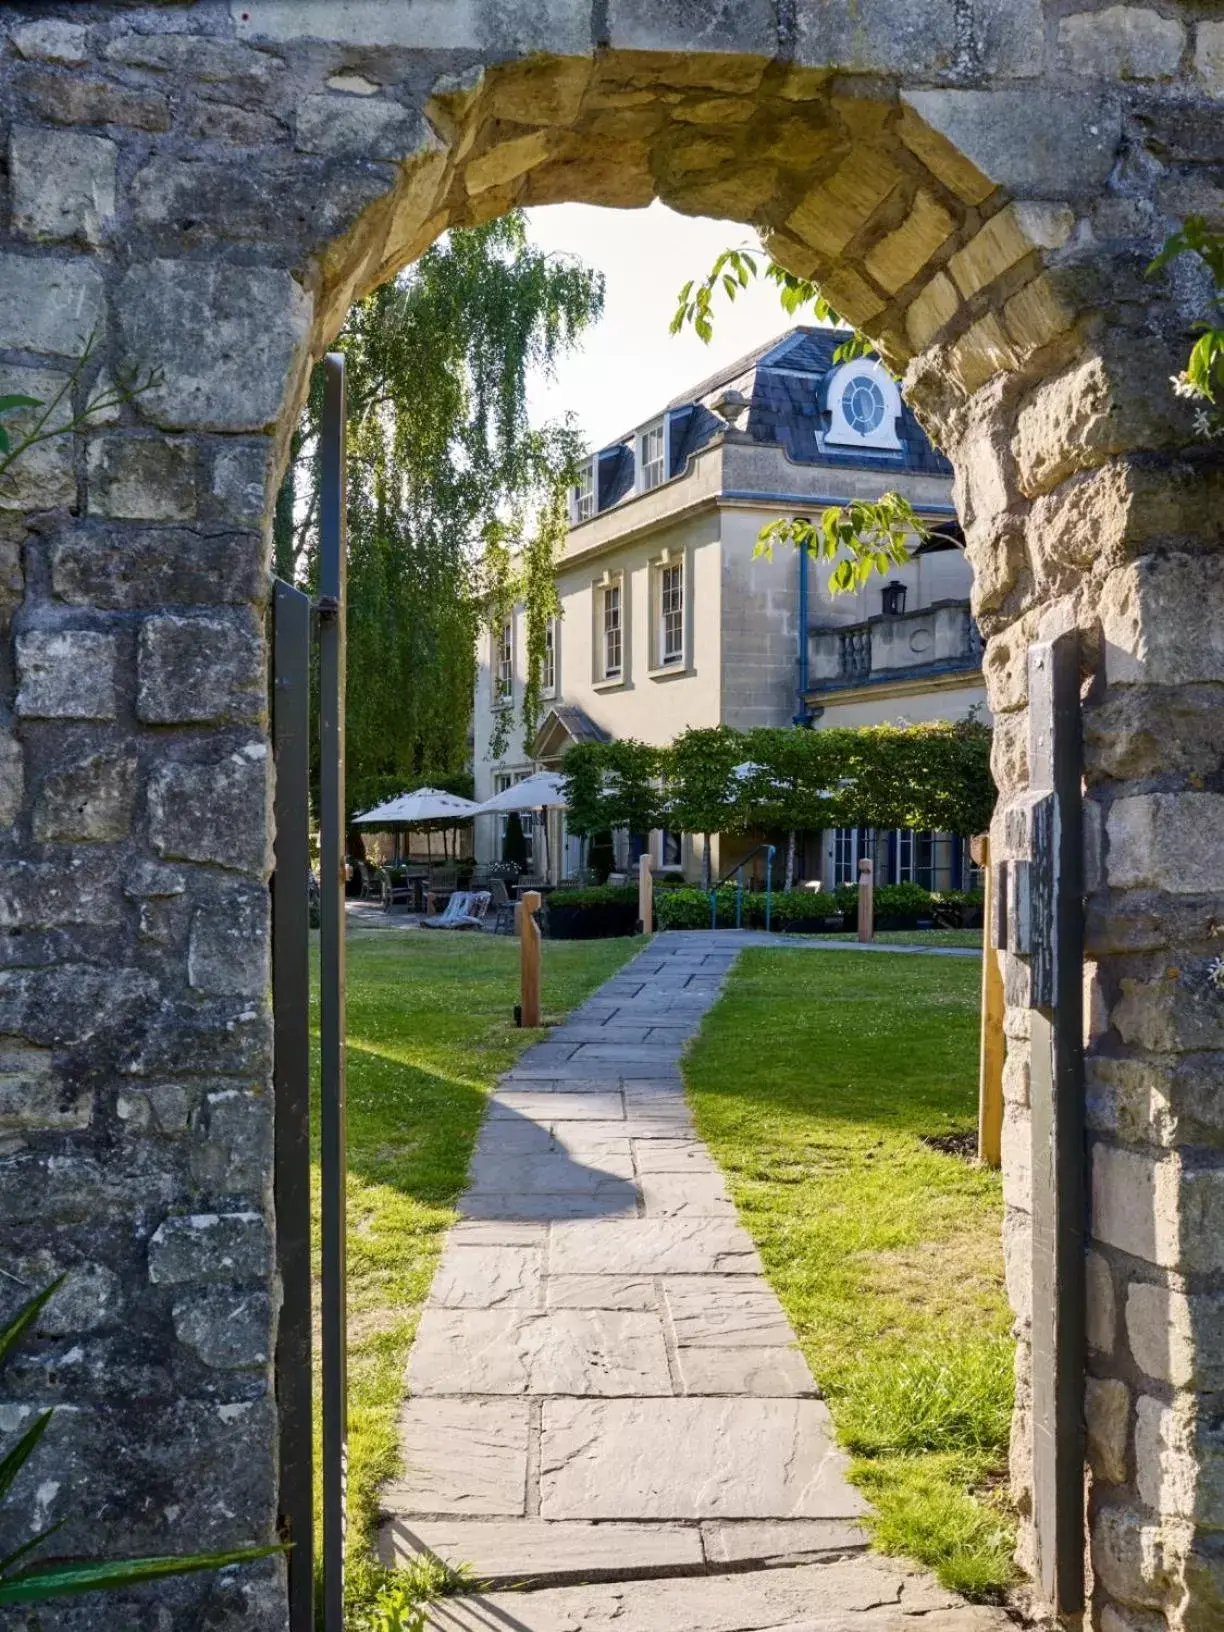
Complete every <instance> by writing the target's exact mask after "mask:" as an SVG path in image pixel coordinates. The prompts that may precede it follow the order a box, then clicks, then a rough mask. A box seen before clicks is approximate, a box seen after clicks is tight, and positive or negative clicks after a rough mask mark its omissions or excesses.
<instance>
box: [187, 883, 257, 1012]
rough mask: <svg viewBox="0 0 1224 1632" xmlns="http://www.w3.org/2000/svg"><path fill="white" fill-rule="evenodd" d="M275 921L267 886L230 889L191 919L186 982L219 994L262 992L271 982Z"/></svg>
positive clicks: (195, 989) (237, 994)
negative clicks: (271, 928) (271, 943)
mask: <svg viewBox="0 0 1224 1632" xmlns="http://www.w3.org/2000/svg"><path fill="white" fill-rule="evenodd" d="M270 934H271V930H270V922H269V903H268V895H267V891H266V890H263V889H257V890H248V889H243V890H241V891H237V890H231V891H229V892H228V893H227V894H226V896H225V898H224V900H222V901H220V902H218V903H217V904H216V905H210V906H208V907H200V908H198V909H197V910H196V911H195V912H194V913H193V914H192V918H191V939H190V942H189V943H188V948H187V983H188V985H189V986H190V987H191V988H192V990H193V991H197V992H211V993H214V994H215V995H218V996H229V997H263V996H264V994H265V992H266V991H267V987H268V980H269V967H268V957H269V951H270Z"/></svg>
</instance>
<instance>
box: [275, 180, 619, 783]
mask: <svg viewBox="0 0 1224 1632" xmlns="http://www.w3.org/2000/svg"><path fill="white" fill-rule="evenodd" d="M602 306H603V279H602V277H601V275H600V274H599V273H597V272H594V271H592V270H591V269H589V268H587V267H585V266H583V265H581V264H580V263H579V262H577V261H575V260H572V259H569V258H562V257H557V256H553V255H547V254H545V253H543V252H542V251H540V250H539V249H537V248H535V247H533V246H532V244H531V243H530V241H529V239H528V236H527V227H526V222H525V218H524V217H523V215H522V214H521V213H520V212H513V213H511V214H510V215H508V216H503V217H501V218H500V219H498V220H496V221H492V222H490V223H488V224H487V225H485V226H481V227H477V228H474V229H472V230H470V231H463V232H459V231H456V232H452V233H450V234H448V235H447V236H446V237H445V238H443V239H441V240H439V242H438V243H437V244H435V245H434V246H433V247H432V248H430V249H429V250H427V251H426V253H425V254H424V255H423V256H422V257H421V259H420V260H419V261H418V262H417V263H416V265H415V266H413V267H412V268H410V269H409V270H408V271H407V272H405V273H403V274H402V275H401V276H400V277H398V278H396V279H395V280H394V281H392V282H390V283H387V284H384V285H383V286H382V287H381V288H380V289H377V290H375V291H374V293H373V294H371V295H369V296H367V297H366V299H364V300H362V301H360V302H359V303H358V304H357V305H356V306H354V307H353V309H352V311H351V312H350V314H349V317H348V321H347V322H346V324H345V326H344V329H343V330H342V332H341V334H340V336H339V338H338V339H337V341H336V349H338V350H340V351H343V352H344V354H345V357H346V359H347V364H348V369H347V373H348V436H349V465H348V531H349V666H348V761H349V775H350V778H351V779H352V780H353V781H354V782H355V783H373V782H375V781H381V782H384V783H385V782H387V781H390V782H391V783H394V782H396V781H399V782H401V783H402V785H403V786H410V785H412V784H413V783H419V782H420V780H421V779H422V778H423V777H428V778H429V779H430V780H442V779H445V778H447V777H450V776H454V775H456V774H457V773H459V772H461V771H462V770H463V769H464V767H465V765H466V762H467V759H468V753H469V746H468V742H469V727H470V721H471V710H472V696H473V688H474V681H475V663H476V656H475V654H476V647H477V637H478V634H479V632H480V630H481V628H482V626H483V625H484V623H485V621H486V619H488V618H490V617H491V616H493V615H495V613H496V611H497V609H498V608H500V607H501V606H503V605H505V604H507V603H511V604H512V603H513V602H514V601H515V600H519V601H521V602H523V603H524V604H525V605H526V608H527V631H528V633H527V669H528V675H527V686H526V698H525V707H524V713H525V715H527V716H528V717H527V718H526V719H525V720H524V721H523V724H524V727H525V728H526V729H527V730H528V731H530V730H531V728H532V727H533V726H534V715H535V714H536V713H538V710H539V686H540V672H541V666H542V660H543V655H544V636H545V630H546V627H547V622H548V618H549V617H550V616H551V615H552V614H553V613H554V611H555V610H556V609H557V608H556V587H555V582H554V574H553V566H554V562H555V558H556V552H557V548H558V545H559V541H560V538H561V536H562V534H563V532H564V517H565V504H566V494H567V491H568V488H569V486H570V484H571V482H572V481H573V479H574V469H575V464H576V460H577V457H578V454H579V451H580V448H579V442H578V437H577V434H576V432H575V430H574V429H573V427H572V426H571V425H569V424H568V423H554V424H549V425H545V426H533V425H532V424H531V423H530V421H529V418H528V414H527V408H526V388H527V376H528V372H529V370H531V369H532V368H543V369H545V370H547V369H548V368H550V367H551V366H552V365H553V364H554V363H555V361H556V360H557V358H558V357H560V356H561V355H562V354H563V353H564V352H565V351H566V350H567V349H569V348H570V347H571V346H573V345H574V343H575V342H576V340H577V339H578V337H579V335H580V334H581V333H582V331H583V330H584V329H585V328H586V327H587V326H588V325H589V324H590V323H591V322H593V321H594V320H595V319H596V318H597V317H598V316H599V314H600V312H601V310H602ZM321 407H322V402H321V390H320V387H319V383H318V381H317V380H316V381H315V382H313V383H312V389H311V392H310V396H309V400H308V403H307V407H306V411H305V413H304V415H303V419H302V422H301V425H300V426H299V429H298V433H297V436H296V437H295V442H294V448H293V459H292V461H291V464H290V469H289V472H288V474H287V477H286V482H285V487H284V489H283V490H282V493H281V496H280V501H279V503H278V505H277V509H276V518H275V529H274V541H275V559H276V566H277V571H278V572H279V573H280V574H281V575H282V576H283V577H286V578H289V579H291V580H299V581H302V582H304V583H306V584H307V585H310V584H311V583H312V581H313V579H314V575H315V570H316V554H317V541H318V529H317V517H318V498H319V471H318V457H317V456H318V426H319V416H320V412H321Z"/></svg>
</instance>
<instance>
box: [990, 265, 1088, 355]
mask: <svg viewBox="0 0 1224 1632" xmlns="http://www.w3.org/2000/svg"><path fill="white" fill-rule="evenodd" d="M1003 321H1004V324H1005V326H1006V328H1007V332H1008V334H1009V335H1010V336H1011V338H1012V340H1014V341H1015V343H1016V346H1017V347H1018V348H1019V350H1020V352H1021V354H1022V355H1025V356H1027V355H1028V353H1030V352H1033V351H1040V350H1041V348H1042V347H1043V346H1048V345H1050V344H1051V343H1052V342H1053V341H1055V340H1057V339H1058V337H1059V335H1061V334H1065V333H1066V332H1067V330H1068V329H1069V328H1070V327H1071V324H1072V323H1073V322H1074V321H1075V313H1074V312H1073V310H1072V309H1071V307H1070V306H1069V305H1068V304H1067V303H1066V302H1065V301H1064V300H1063V298H1062V296H1061V295H1060V294H1059V293H1058V289H1057V287H1056V285H1055V282H1054V280H1053V278H1051V276H1050V274H1049V273H1048V272H1043V273H1042V274H1041V276H1040V277H1037V278H1034V279H1033V281H1032V282H1031V283H1026V284H1025V286H1024V288H1023V289H1021V290H1020V291H1019V293H1017V294H1014V295H1013V296H1012V298H1011V299H1010V300H1009V301H1008V302H1007V303H1006V305H1005V306H1004V307H1003Z"/></svg>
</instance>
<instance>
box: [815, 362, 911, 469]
mask: <svg viewBox="0 0 1224 1632" xmlns="http://www.w3.org/2000/svg"><path fill="white" fill-rule="evenodd" d="M823 401H824V406H825V407H826V408H827V409H828V412H829V428H828V430H827V431H826V432H825V441H826V442H827V443H829V444H831V445H832V446H834V447H842V448H871V449H873V450H874V451H876V452H881V453H883V452H888V453H899V452H900V451H901V443H900V441H899V440H898V437H897V420H898V418H899V417H900V414H901V394H900V392H899V391H898V390H897V382H896V381H895V380H894V379H893V377H892V375H891V374H889V372H888V370H887V369H886V368H884V367H883V365H882V364H880V363H878V362H877V361H876V360H875V358H874V357H856V358H854V360H853V361H852V362H849V363H843V364H842V365H841V367H840V368H835V369H834V370H833V372H832V374H830V375H829V377H828V380H827V381H826V383H825V386H824V396H823Z"/></svg>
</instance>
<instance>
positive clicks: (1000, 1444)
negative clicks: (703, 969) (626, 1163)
mask: <svg viewBox="0 0 1224 1632" xmlns="http://www.w3.org/2000/svg"><path fill="white" fill-rule="evenodd" d="M979 980H980V970H979V967H978V964H977V961H976V960H971V959H959V958H958V959H953V958H922V957H897V958H895V959H893V958H885V957H882V956H881V957H872V958H865V957H864V956H863V955H862V954H861V953H845V954H842V955H838V954H837V953H834V952H828V953H822V954H820V955H819V956H816V955H812V956H805V955H804V954H803V953H801V952H799V951H797V950H786V951H777V952H775V951H772V950H765V949H759V950H757V949H754V950H748V951H746V952H745V953H744V955H743V957H742V959H741V961H740V963H739V965H738V966H737V969H736V972H735V973H734V974H733V976H732V978H731V981H730V983H729V986H728V988H727V991H726V992H725V994H724V995H723V997H722V999H721V1000H720V1001H719V1003H718V1004H717V1005H716V1007H715V1008H714V1009H713V1010H712V1011H711V1013H710V1015H709V1016H708V1017H707V1019H706V1022H705V1024H704V1026H703V1028H702V1030H701V1034H700V1036H699V1037H698V1039H697V1041H696V1043H695V1045H694V1048H693V1050H692V1053H691V1055H690V1056H689V1058H688V1059H687V1061H686V1077H687V1081H688V1086H689V1090H690V1093H691V1095H692V1099H693V1104H694V1107H695V1112H696V1117H697V1123H698V1127H699V1130H700V1132H701V1134H702V1137H703V1138H705V1139H706V1140H707V1141H708V1142H709V1144H710V1146H711V1149H712V1151H713V1154H714V1155H715V1157H716V1158H717V1160H718V1161H719V1162H720V1163H721V1165H722V1167H723V1168H724V1170H725V1172H726V1174H727V1176H728V1181H729V1184H730V1186H731V1190H732V1193H733V1194H734V1196H735V1200H736V1203H737V1205H738V1207H739V1210H740V1216H741V1218H742V1220H743V1222H744V1224H745V1225H746V1227H747V1228H748V1229H749V1230H750V1231H751V1233H752V1235H753V1236H754V1238H755V1240H756V1241H757V1244H758V1246H759V1247H760V1250H761V1254H762V1257H763V1258H764V1260H765V1266H766V1270H767V1273H768V1275H769V1277H770V1279H771V1281H772V1282H773V1285H774V1286H775V1288H776V1289H777V1291H778V1294H779V1296H780V1297H781V1299H782V1302H783V1304H784V1305H785V1307H786V1310H787V1313H788V1314H789V1316H790V1318H791V1321H792V1322H793V1324H794V1327H795V1331H796V1333H797V1334H798V1337H799V1341H800V1344H801V1345H802V1347H803V1350H804V1352H805V1354H806V1355H807V1358H808V1361H809V1363H810V1365H811V1367H812V1371H813V1374H814V1375H815V1377H816V1380H817V1382H818V1383H819V1384H820V1385H821V1386H822V1388H823V1389H824V1391H825V1394H826V1396H827V1398H828V1402H829V1406H830V1409H831V1411H832V1413H833V1418H834V1421H835V1423H836V1425H837V1429H838V1433H839V1436H840V1438H841V1440H842V1442H843V1443H844V1444H845V1445H846V1446H847V1447H848V1448H849V1449H850V1450H851V1451H852V1452H853V1453H854V1457H855V1460H854V1464H853V1475H852V1476H853V1477H854V1479H855V1480H856V1481H857V1483H858V1484H859V1485H860V1486H861V1487H862V1488H863V1490H864V1492H865V1493H866V1494H867V1496H868V1497H869V1499H870V1500H871V1502H872V1503H873V1504H874V1508H875V1518H874V1520H873V1521H872V1523H873V1533H874V1540H875V1544H876V1545H877V1546H878V1547H880V1548H881V1549H883V1550H885V1551H888V1552H897V1553H907V1554H909V1555H910V1556H912V1557H915V1558H917V1559H919V1560H920V1561H922V1562H924V1563H926V1564H929V1565H931V1566H932V1567H933V1568H935V1570H936V1571H937V1573H938V1574H939V1576H940V1579H941V1580H942V1581H943V1582H944V1584H945V1585H947V1586H950V1587H955V1588H958V1589H960V1590H962V1591H965V1592H968V1593H970V1594H972V1595H974V1596H982V1597H988V1596H992V1595H994V1594H996V1593H998V1592H1000V1591H1001V1590H1002V1589H1003V1588H1004V1587H1005V1586H1006V1584H1007V1583H1008V1581H1009V1580H1010V1579H1011V1578H1012V1566H1011V1562H1010V1555H1011V1549H1012V1545H1013V1536H1012V1525H1011V1522H1010V1519H1009V1515H1008V1512H1007V1509H1006V1504H1005V1501H1004V1498H1003V1496H1002V1494H1001V1489H1002V1486H1001V1480H1002V1476H1003V1472H1004V1469H1005V1466H1006V1455H1007V1431H1008V1422H1009V1418H1010V1411H1011V1400H1012V1347H1013V1346H1012V1343H1011V1340H1010V1338H1009V1336H1008V1328H1009V1325H1010V1315H1009V1312H1008V1308H1007V1303H1006V1300H1005V1297H1004V1291H1003V1264H1002V1251H1001V1247H1000V1228H1001V1223H1002V1210H1003V1207H1002V1195H1001V1186H1000V1181H999V1178H998V1175H997V1174H994V1173H990V1172H987V1171H985V1170H983V1169H981V1168H978V1167H976V1166H975V1165H973V1164H972V1163H971V1162H969V1161H967V1160H965V1159H964V1158H963V1157H962V1156H960V1155H956V1154H947V1153H945V1152H944V1151H943V1150H941V1149H939V1148H938V1147H935V1146H933V1145H931V1144H930V1143H927V1142H925V1141H927V1140H930V1139H941V1138H947V1136H949V1135H955V1134H957V1133H967V1132H968V1131H969V1130H972V1128H973V1127H974V1123H975V1116H976V1102H977V1048H978V1042H977V1038H978V986H979Z"/></svg>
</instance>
